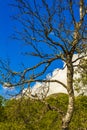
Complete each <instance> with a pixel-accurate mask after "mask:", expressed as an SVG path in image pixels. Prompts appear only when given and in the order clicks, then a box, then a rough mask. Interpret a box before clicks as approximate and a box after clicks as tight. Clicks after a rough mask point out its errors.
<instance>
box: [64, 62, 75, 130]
mask: <svg viewBox="0 0 87 130" xmlns="http://www.w3.org/2000/svg"><path fill="white" fill-rule="evenodd" d="M67 91H68V96H69V103H68V109H67V112H66V115H65V116H64V117H63V119H62V130H69V123H70V121H71V118H72V115H73V111H74V91H73V65H72V61H71V59H70V60H69V61H68V62H67Z"/></svg>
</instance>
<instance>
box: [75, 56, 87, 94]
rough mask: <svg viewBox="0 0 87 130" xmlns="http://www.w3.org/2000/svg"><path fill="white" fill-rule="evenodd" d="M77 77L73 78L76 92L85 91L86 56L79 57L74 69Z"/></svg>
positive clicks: (86, 82)
mask: <svg viewBox="0 0 87 130" xmlns="http://www.w3.org/2000/svg"><path fill="white" fill-rule="evenodd" d="M75 73H76V74H79V77H76V78H75V80H74V85H75V89H76V90H77V92H80V91H82V92H85V91H86V90H87V58H84V59H81V60H80V63H79V66H78V68H77V69H76V70H75Z"/></svg>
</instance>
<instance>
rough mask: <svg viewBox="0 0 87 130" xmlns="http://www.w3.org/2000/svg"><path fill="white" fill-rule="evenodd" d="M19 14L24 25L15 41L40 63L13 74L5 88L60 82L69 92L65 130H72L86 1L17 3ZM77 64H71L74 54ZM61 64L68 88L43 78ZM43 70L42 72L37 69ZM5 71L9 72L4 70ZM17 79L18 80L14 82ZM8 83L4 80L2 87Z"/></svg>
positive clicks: (86, 37)
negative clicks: (52, 68) (64, 67)
mask: <svg viewBox="0 0 87 130" xmlns="http://www.w3.org/2000/svg"><path fill="white" fill-rule="evenodd" d="M14 1H15V2H14V3H15V4H12V6H13V7H14V8H16V9H17V11H18V13H17V14H16V15H15V16H13V18H14V19H15V20H17V21H19V22H20V24H21V25H22V26H21V28H20V31H19V30H16V35H14V36H13V38H14V39H15V38H16V39H18V40H22V41H24V42H25V44H27V46H29V47H31V48H32V50H33V51H32V52H30V53H29V52H28V53H27V54H28V55H32V56H34V57H39V58H40V59H41V60H40V62H39V63H38V64H36V65H35V66H33V67H31V68H27V69H25V70H24V71H22V72H13V71H11V70H10V76H11V77H12V78H11V79H10V80H9V79H8V82H6V83H7V85H6V84H5V85H6V86H9V87H12V86H21V85H22V86H26V85H27V86H28V85H29V86H30V84H31V83H32V82H36V81H39V82H45V83H47V82H57V83H59V84H61V85H62V86H63V87H65V88H66V89H67V92H68V97H69V103H68V108H67V112H66V115H65V116H64V117H63V119H62V130H68V129H69V123H70V121H71V119H72V115H73V111H74V90H73V74H74V67H75V66H74V65H73V63H75V62H76V61H78V60H79V59H81V58H83V57H84V55H83V54H85V56H86V54H87V53H86V52H87V22H86V21H87V2H86V0H50V3H49V0H32V1H31V0H30V1H29V0H14ZM75 53H76V54H78V58H77V59H76V60H74V61H73V60H72V58H73V55H74V54H75ZM55 60H62V61H64V62H65V64H66V67H67V85H65V84H64V83H62V82H60V81H59V80H51V79H49V80H47V79H46V80H45V79H42V78H41V75H43V74H44V73H45V72H46V71H47V69H48V67H49V66H50V65H51V64H52V63H53V62H54V61H55ZM39 68H42V69H41V71H40V72H38V69H39ZM5 70H6V69H5ZM14 78H16V80H14ZM3 82H5V80H2V83H3Z"/></svg>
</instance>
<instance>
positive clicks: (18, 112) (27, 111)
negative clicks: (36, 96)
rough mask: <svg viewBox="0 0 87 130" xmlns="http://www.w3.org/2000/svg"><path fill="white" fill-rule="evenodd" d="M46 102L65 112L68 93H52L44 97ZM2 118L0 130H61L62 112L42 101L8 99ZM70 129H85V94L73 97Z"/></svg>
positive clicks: (86, 101)
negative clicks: (73, 104) (73, 103)
mask: <svg viewBox="0 0 87 130" xmlns="http://www.w3.org/2000/svg"><path fill="white" fill-rule="evenodd" d="M45 101H47V103H49V104H50V105H51V106H55V107H57V108H58V109H59V110H62V111H63V114H65V112H66V110H67V105H68V95H66V94H62V93H60V94H53V95H51V96H49V97H47V98H46V100H45ZM3 110H4V115H3V116H2V117H3V119H4V120H2V121H0V130H57V129H58V130H61V123H62V122H61V120H62V116H63V115H62V114H61V113H60V112H58V111H55V110H50V109H49V108H48V107H47V105H46V104H44V102H41V101H39V100H33V99H19V100H15V99H12V100H9V101H7V102H6V105H5V106H4V109H3ZM69 127H70V130H85V129H87V96H78V97H76V99H75V111H74V114H73V118H72V120H71V123H70V126H69Z"/></svg>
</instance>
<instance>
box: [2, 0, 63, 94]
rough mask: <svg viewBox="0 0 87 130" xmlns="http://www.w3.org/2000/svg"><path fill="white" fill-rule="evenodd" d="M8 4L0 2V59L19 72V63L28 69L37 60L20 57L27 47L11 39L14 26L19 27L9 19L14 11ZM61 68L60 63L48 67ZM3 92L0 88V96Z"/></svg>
mask: <svg viewBox="0 0 87 130" xmlns="http://www.w3.org/2000/svg"><path fill="white" fill-rule="evenodd" d="M9 2H10V1H9V0H5V1H3V0H0V58H2V59H6V58H9V59H10V62H11V67H12V69H13V70H19V69H20V67H21V63H24V64H25V66H26V67H27V66H28V67H30V66H33V65H34V64H36V63H37V62H38V60H37V59H34V60H32V57H27V56H24V55H21V52H25V51H26V50H27V46H25V45H24V44H22V43H21V41H17V40H13V39H11V35H12V33H13V27H14V25H15V24H16V26H20V25H17V23H15V22H14V21H13V20H12V19H11V18H10V16H11V15H12V12H13V11H15V10H14V9H13V8H12V7H10V6H9ZM28 49H29V48H28ZM29 51H30V50H29ZM61 66H62V64H61V63H59V64H56V63H54V64H53V65H52V66H51V67H50V70H54V69H55V68H57V67H61ZM4 92H5V91H3V88H2V87H0V94H3V93H4Z"/></svg>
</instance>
